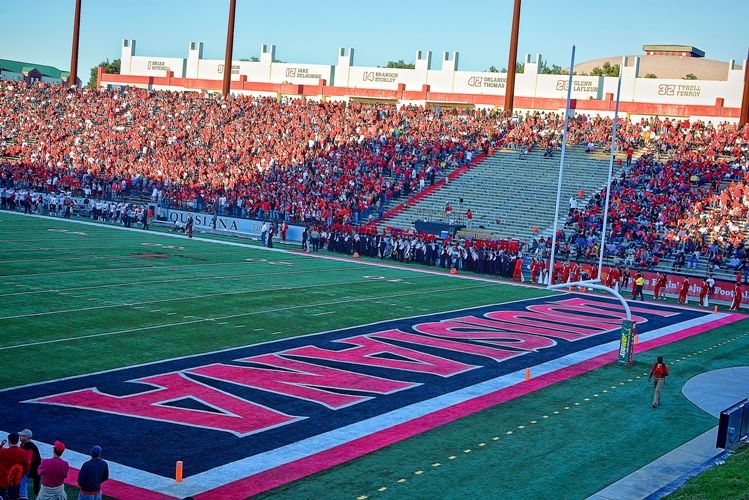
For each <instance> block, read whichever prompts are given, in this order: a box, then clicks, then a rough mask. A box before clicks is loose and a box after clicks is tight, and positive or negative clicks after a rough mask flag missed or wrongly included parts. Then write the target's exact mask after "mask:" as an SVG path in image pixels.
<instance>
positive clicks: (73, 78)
mask: <svg viewBox="0 0 749 500" xmlns="http://www.w3.org/2000/svg"><path fill="white" fill-rule="evenodd" d="M80 29H81V0H75V19H74V20H73V46H72V48H71V51H70V52H71V53H70V76H68V84H69V85H76V84H77V81H78V35H79V32H80Z"/></svg>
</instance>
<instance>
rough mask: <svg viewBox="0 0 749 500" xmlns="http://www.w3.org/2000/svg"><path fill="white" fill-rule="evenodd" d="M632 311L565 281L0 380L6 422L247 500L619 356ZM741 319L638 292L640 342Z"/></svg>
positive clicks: (75, 452) (145, 481) (123, 464)
mask: <svg viewBox="0 0 749 500" xmlns="http://www.w3.org/2000/svg"><path fill="white" fill-rule="evenodd" d="M624 317H625V313H624V311H623V309H622V307H621V304H619V302H618V301H616V300H612V299H607V298H604V297H600V296H582V295H578V294H562V295H554V296H551V297H542V298H537V299H531V300H524V301H518V302H513V303H505V304H494V305H489V306H482V307H477V308H470V309H462V310H455V311H450V312H445V313H440V314H433V315H425V316H416V317H411V318H401V319H398V320H393V321H386V322H381V323H373V324H369V325H362V326H357V327H353V328H347V329H342V330H335V331H327V332H321V333H317V334H311V335H304V336H300V337H294V338H289V339H284V340H279V341H275V342H266V343H261V344H254V345H249V346H245V347H239V348H235V349H229V350H223V351H216V352H212V353H206V354H201V355H196V356H188V357H179V358H175V359H171V360H165V361H159V362H155V363H148V364H144V365H139V366H132V367H128V368H124V369H117V370H110V371H105V372H100V373H94V374H90V375H82V376H78V377H67V378H63V379H59V380H55V381H50V382H44V383H41V384H32V385H28V386H22V387H17V388H10V389H5V390H0V407H2V408H3V409H4V414H3V415H4V416H3V419H4V420H3V423H2V426H4V427H5V429H2V430H8V429H21V428H23V427H29V428H31V429H34V432H35V433H37V432H38V433H39V436H40V437H41V436H46V437H47V438H48V439H50V440H51V439H54V438H55V437H56V436H65V444H66V445H68V448H69V449H70V450H71V451H70V452H66V456H67V454H68V453H70V457H69V459H71V460H72V459H74V458H75V459H76V460H77V459H79V458H80V459H81V460H84V459H85V458H86V456H85V451H86V450H88V449H89V448H90V447H91V444H92V443H96V444H100V445H101V446H102V447H104V449H105V450H107V455H106V457H107V459H108V460H109V461H110V471H111V476H112V478H113V479H116V480H118V481H126V482H128V483H129V484H131V485H134V486H138V487H141V488H143V487H146V488H149V489H153V490H157V491H160V492H162V493H168V494H169V496H175V497H177V498H184V497H186V496H192V495H197V494H200V493H202V492H204V491H206V490H213V493H211V495H213V496H211V498H213V497H215V498H219V497H220V498H235V497H239V498H245V497H249V496H252V495H254V494H257V493H258V492H260V491H263V490H266V489H268V488H270V487H273V486H274V485H275V486H278V485H280V484H283V483H284V482H288V481H291V480H293V479H297V478H299V477H302V476H304V475H307V474H311V473H314V472H317V471H319V470H322V469H324V468H327V467H331V466H333V465H335V464H337V463H341V462H342V461H346V460H350V459H353V458H355V457H357V456H360V455H362V454H364V453H368V452H370V451H374V450H375V449H378V448H381V447H383V446H387V445H389V444H391V443H393V442H396V441H399V440H401V439H405V438H407V437H409V436H412V435H414V434H418V433H421V432H424V431H426V430H428V429H430V428H433V427H436V426H439V425H443V424H446V423H448V422H450V421H452V420H455V419H457V418H460V417H462V416H465V415H468V414H471V413H475V412H477V411H480V410H483V409H485V408H489V407H491V406H494V405H496V404H499V403H502V402H503V401H507V400H510V399H513V398H515V397H519V396H521V395H523V394H525V393H527V392H530V391H532V390H535V389H538V388H539V387H543V386H544V385H547V384H549V383H554V382H558V381H561V380H564V379H566V378H569V377H572V376H575V375H577V374H581V373H583V372H585V371H588V370H591V369H593V368H595V367H597V366H601V365H602V364H606V363H613V362H615V361H616V359H617V354H618V350H619V349H618V345H619V337H620V329H621V324H622V319H624ZM742 317H743V316H741V315H733V314H724V313H719V314H713V313H710V312H708V311H700V310H697V309H693V308H682V307H673V306H667V305H662V304H655V303H652V302H641V303H636V304H634V303H633V304H632V321H634V322H635V323H637V331H638V333H639V335H640V340H641V342H640V345H641V348H643V349H646V348H647V346H648V342H650V341H653V342H656V343H657V344H658V345H660V344H662V343H667V342H671V341H673V340H676V339H679V338H683V337H685V336H689V335H695V334H698V333H700V332H702V331H705V330H709V329H711V328H715V327H717V326H720V325H723V324H727V323H730V322H733V321H736V320H738V319H740V318H742ZM270 319H271V318H269V320H270ZM237 321H239V320H237ZM311 328H312V329H314V328H319V329H322V328H323V325H316V326H312V327H311ZM240 335H246V334H242V333H240ZM248 341H250V339H249V337H248ZM528 367H531V369H532V372H533V377H534V380H538V381H539V382H538V385H537V384H527V383H525V381H524V372H525V369H526V368H528ZM534 388H535V389H534ZM92 440H93V441H92ZM151 442H157V443H158V444H157V445H156V447H153V446H152V447H151V448H153V451H154V452H153V453H151V452H145V451H144V444H145V445H146V446H149V443H151ZM149 450H150V449H149ZM175 460H183V461H184V463H185V465H186V470H189V474H188V475H187V476H186V477H185V480H184V481H182V482H181V483H175V481H174V462H175ZM74 466H77V465H76V464H74ZM229 483H232V484H229ZM222 487H223V488H224V491H223V493H225V494H224V495H219V493H220V492H221V491H217V490H216V489H217V488H218V489H219V490H220V489H221V488H222ZM227 488H228V489H227ZM114 496H117V495H114ZM126 497H127V496H126ZM208 497H209V496H206V498H208ZM129 498H135V497H134V496H132V495H130V496H129Z"/></svg>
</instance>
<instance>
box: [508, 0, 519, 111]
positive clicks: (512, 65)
mask: <svg viewBox="0 0 749 500" xmlns="http://www.w3.org/2000/svg"><path fill="white" fill-rule="evenodd" d="M519 31H520V0H515V9H514V10H513V11H512V34H511V35H510V58H509V60H508V61H507V86H506V87H505V113H507V112H509V114H512V109H513V101H514V100H515V70H516V69H517V62H518V32H519Z"/></svg>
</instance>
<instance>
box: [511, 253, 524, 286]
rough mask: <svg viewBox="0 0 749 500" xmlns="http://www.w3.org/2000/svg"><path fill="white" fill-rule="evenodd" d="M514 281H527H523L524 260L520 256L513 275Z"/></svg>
mask: <svg viewBox="0 0 749 500" xmlns="http://www.w3.org/2000/svg"><path fill="white" fill-rule="evenodd" d="M512 281H520V282H521V283H522V282H524V281H525V279H523V258H522V257H520V256H519V255H518V256H517V258H516V259H515V270H514V271H513V273H512Z"/></svg>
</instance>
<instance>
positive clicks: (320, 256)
mask: <svg viewBox="0 0 749 500" xmlns="http://www.w3.org/2000/svg"><path fill="white" fill-rule="evenodd" d="M3 213H5V212H3ZM7 213H8V214H10V215H13V216H15V217H33V218H36V219H40V220H47V221H56V222H65V223H69V224H79V225H83V226H93V227H97V228H109V229H114V230H119V231H129V232H134V233H138V234H146V235H159V236H162V237H165V238H176V239H178V240H184V241H200V242H203V243H214V244H217V245H228V246H233V247H240V248H248V249H252V250H259V251H261V252H275V253H280V254H283V255H289V256H291V255H293V256H296V257H313V258H316V259H325V260H334V261H339V262H347V263H350V264H359V265H362V266H371V267H378V268H385V269H398V270H401V271H412V272H415V273H423V274H431V275H435V276H443V277H446V278H454V279H467V280H473V281H481V282H486V283H501V284H503V285H507V286H519V287H523V288H533V289H535V290H543V289H544V288H543V287H538V286H535V285H526V284H524V283H516V282H513V281H506V280H502V279H499V278H488V277H483V276H473V275H468V274H450V273H449V272H448V271H441V270H440V271H438V270H431V269H424V268H421V267H418V266H404V265H399V264H390V263H386V262H382V263H381V262H372V261H367V260H357V259H354V258H347V257H337V256H333V255H323V254H317V253H309V252H302V251H299V250H286V249H283V248H268V247H265V246H258V245H252V244H248V243H240V242H237V241H226V240H223V239H216V238H206V237H203V236H193V237H192V238H188V237H187V236H186V235H182V234H172V233H165V232H161V231H144V230H142V229H139V228H134V227H120V226H114V225H108V224H101V223H98V222H90V221H83V220H77V219H59V218H57V217H50V216H48V215H37V214H20V213H14V212H7ZM193 234H194V233H193ZM279 244H283V243H279ZM186 265H190V264H186ZM193 265H196V266H197V265H206V266H208V265H220V264H193ZM151 267H172V266H151ZM180 267H182V266H180ZM114 269H123V268H114ZM90 270H91V269H85V270H83V269H82V270H76V271H62V272H66V273H67V272H88V271H90ZM109 270H111V269H107V271H109ZM40 274H53V273H39V274H31V275H13V276H19V277H20V276H39V275H40ZM556 293H560V294H561V293H567V292H563V291H560V292H556Z"/></svg>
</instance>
